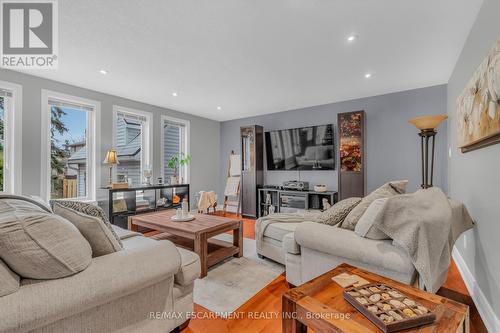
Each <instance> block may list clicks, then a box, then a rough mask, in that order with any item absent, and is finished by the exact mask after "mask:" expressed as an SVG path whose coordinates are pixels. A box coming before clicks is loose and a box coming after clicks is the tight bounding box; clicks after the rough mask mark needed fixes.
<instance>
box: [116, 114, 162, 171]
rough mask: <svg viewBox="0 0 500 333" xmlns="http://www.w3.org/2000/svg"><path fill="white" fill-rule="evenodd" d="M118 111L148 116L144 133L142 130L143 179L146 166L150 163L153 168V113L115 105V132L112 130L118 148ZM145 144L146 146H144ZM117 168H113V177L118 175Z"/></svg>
mask: <svg viewBox="0 0 500 333" xmlns="http://www.w3.org/2000/svg"><path fill="white" fill-rule="evenodd" d="M118 113H125V114H130V115H132V116H141V117H145V118H146V125H145V126H144V133H142V132H141V138H142V140H141V141H142V142H141V144H142V147H141V179H142V175H143V171H144V166H146V165H149V166H150V167H151V169H153V138H154V135H153V133H154V132H153V114H152V113H151V112H147V111H142V110H136V109H132V108H128V107H124V106H120V105H113V132H112V140H111V142H112V145H113V149H116V134H117V128H116V122H117V120H118ZM144 146H145V147H144ZM117 171H118V170H117V168H114V170H113V177H116V173H117Z"/></svg>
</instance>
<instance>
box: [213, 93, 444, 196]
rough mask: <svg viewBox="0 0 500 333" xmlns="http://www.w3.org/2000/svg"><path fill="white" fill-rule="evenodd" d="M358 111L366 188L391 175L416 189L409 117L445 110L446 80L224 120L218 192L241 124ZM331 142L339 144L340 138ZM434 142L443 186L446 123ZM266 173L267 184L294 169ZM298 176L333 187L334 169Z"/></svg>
mask: <svg viewBox="0 0 500 333" xmlns="http://www.w3.org/2000/svg"><path fill="white" fill-rule="evenodd" d="M358 110H365V111H366V114H367V119H366V124H367V140H366V141H367V148H368V149H367V182H368V184H367V190H368V191H372V190H374V189H375V188H377V187H378V186H380V185H382V184H383V183H384V182H387V181H389V180H394V179H409V180H410V183H409V186H408V190H409V191H413V190H415V189H416V188H417V186H420V184H421V178H420V177H421V169H420V165H421V164H420V161H421V157H420V141H419V137H418V136H417V133H418V131H417V130H416V128H415V127H413V126H412V125H410V124H409V123H408V120H409V119H411V118H413V117H416V116H420V115H425V114H445V113H446V86H445V85H441V86H435V87H429V88H423V89H416V90H409V91H403V92H399V93H393V94H388V95H381V96H375V97H369V98H363V99H357V100H352V101H346V102H341V103H333V104H326V105H319V106H313V107H309V108H304V109H298V110H291V111H285V112H279V113H274V114H269V115H264V116H258V117H251V118H245V119H237V120H231V121H225V122H222V123H221V135H220V139H221V162H220V163H221V166H222V168H221V171H220V179H221V183H220V187H219V191H220V192H219V193H223V190H224V185H225V179H226V175H227V165H228V158H229V154H230V152H231V150H234V151H235V152H240V150H241V149H240V147H239V130H240V126H243V125H253V124H256V125H261V126H263V127H264V130H265V131H270V130H276V129H286V128H294V127H302V126H309V125H322V124H332V123H333V124H336V123H337V113H340V112H348V111H358ZM335 132H337V127H336V126H335ZM336 140H337V139H336ZM335 144H336V149H337V148H338V142H335ZM436 145H437V148H436V149H437V156H436V173H435V178H434V181H435V184H436V185H437V186H441V187H443V188H444V189H445V191H446V188H447V179H446V167H447V166H446V123H445V124H444V125H442V126H441V127H440V128H439V134H438V136H437V140H436ZM337 162H338V161H337ZM336 164H337V167H338V163H336ZM265 175H266V176H265V181H266V184H281V183H282V182H283V181H285V180H290V179H298V172H296V171H266V172H265ZM300 177H301V179H302V180H307V181H309V182H311V183H312V184H327V185H328V187H329V188H330V189H333V190H337V171H302V172H301V173H300Z"/></svg>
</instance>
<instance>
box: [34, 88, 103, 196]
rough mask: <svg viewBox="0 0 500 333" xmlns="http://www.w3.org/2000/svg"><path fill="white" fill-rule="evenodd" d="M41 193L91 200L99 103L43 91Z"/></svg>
mask: <svg viewBox="0 0 500 333" xmlns="http://www.w3.org/2000/svg"><path fill="white" fill-rule="evenodd" d="M42 105H43V106H44V109H45V110H44V112H43V116H42V126H44V129H45V131H44V132H45V133H46V138H45V140H43V144H42V154H44V155H42V156H46V159H44V161H43V162H42V173H43V174H42V186H41V187H42V197H46V198H50V199H63V198H71V199H80V200H94V199H95V192H96V174H97V171H98V170H97V167H98V165H99V163H98V162H97V161H98V159H97V158H96V146H97V142H98V137H97V134H98V131H97V128H96V127H97V126H96V122H97V119H99V110H100V103H99V102H95V101H90V100H86V99H82V98H78V97H74V96H68V95H63V94H59V93H54V92H49V91H42Z"/></svg>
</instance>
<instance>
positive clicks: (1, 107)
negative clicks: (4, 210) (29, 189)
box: [0, 81, 22, 193]
mask: <svg viewBox="0 0 500 333" xmlns="http://www.w3.org/2000/svg"><path fill="white" fill-rule="evenodd" d="M21 101H22V89H21V86H19V85H17V84H12V83H9V82H3V81H0V192H5V193H21V192H22V189H21V179H22V177H21V170H22V166H21V156H22V155H21V153H22V152H21V138H22V136H21V134H22V133H21V119H22V117H21V112H22V109H21Z"/></svg>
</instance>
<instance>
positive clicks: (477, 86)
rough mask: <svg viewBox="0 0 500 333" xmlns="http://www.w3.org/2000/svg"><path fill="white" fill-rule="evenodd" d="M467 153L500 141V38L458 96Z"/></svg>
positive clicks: (461, 137)
mask: <svg viewBox="0 0 500 333" xmlns="http://www.w3.org/2000/svg"><path fill="white" fill-rule="evenodd" d="M457 125H458V145H459V147H460V149H461V150H462V152H463V153H465V152H468V151H472V150H475V149H480V148H483V147H486V146H489V145H492V144H496V143H500V37H499V38H498V39H497V40H496V42H495V44H494V45H493V47H492V48H491V51H490V53H489V54H488V55H487V56H486V58H485V59H484V60H483V62H482V63H481V65H480V66H479V68H478V69H477V70H476V72H474V75H473V76H472V78H471V79H470V80H469V82H468V83H467V86H466V87H465V89H464V91H463V92H462V94H461V95H460V96H459V97H458V99H457Z"/></svg>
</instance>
